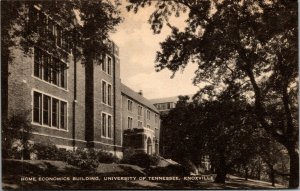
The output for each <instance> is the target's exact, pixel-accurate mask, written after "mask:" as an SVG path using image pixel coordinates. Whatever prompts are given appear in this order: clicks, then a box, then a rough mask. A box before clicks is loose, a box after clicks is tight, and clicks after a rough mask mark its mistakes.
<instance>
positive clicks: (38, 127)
mask: <svg viewBox="0 0 300 191" xmlns="http://www.w3.org/2000/svg"><path fill="white" fill-rule="evenodd" d="M32 11H33V13H32V14H31V15H33V16H34V18H35V19H34V21H32V22H34V23H35V24H36V25H35V26H36V27H33V29H32V30H36V32H38V33H39V34H40V35H44V36H47V39H49V42H50V43H51V44H50V45H49V44H48V45H47V46H43V45H41V44H33V46H32V47H30V48H29V49H30V50H29V51H28V52H24V51H23V50H22V49H21V48H20V47H18V46H15V47H12V49H11V52H10V54H11V55H10V56H11V58H13V59H12V60H11V63H10V64H9V66H8V68H7V70H8V74H9V75H8V84H7V86H8V88H7V95H8V96H7V103H6V104H7V108H8V109H7V115H8V118H10V117H12V116H13V115H18V114H20V115H28V118H29V121H30V123H31V125H32V135H33V136H32V141H33V142H41V143H54V144H55V145H57V146H58V147H61V148H66V149H72V148H78V147H83V148H87V147H88V148H96V149H102V150H105V151H108V152H111V153H113V154H115V155H116V156H118V157H122V153H123V150H124V140H125V141H126V142H134V141H131V140H127V138H137V139H138V138H139V136H134V137H128V136H124V130H127V129H132V130H135V129H143V130H144V132H143V133H144V134H145V136H146V140H144V138H143V139H142V138H141V140H135V141H136V142H143V141H144V142H145V143H143V144H141V145H139V146H135V145H132V144H129V145H127V146H131V147H134V148H135V149H136V150H141V151H143V152H147V151H149V152H147V153H149V154H152V153H154V152H152V150H154V151H157V153H158V149H156V147H155V145H156V144H158V143H159V139H158V137H159V113H158V111H157V110H156V108H155V107H154V106H153V104H151V103H150V102H149V101H148V100H147V99H146V98H144V97H143V96H142V95H140V94H138V93H137V92H134V91H133V90H131V89H130V88H128V87H126V86H125V85H124V84H122V83H121V79H120V59H119V49H118V47H117V46H116V44H115V43H113V42H109V43H110V47H111V49H110V54H105V55H103V59H102V61H101V63H96V62H97V61H95V63H94V64H93V65H83V64H82V62H81V60H80V59H79V58H77V57H76V56H74V54H73V51H72V46H71V41H72V39H71V37H70V36H68V31H67V30H65V29H64V27H63V26H62V25H61V24H60V23H59V22H56V21H55V20H53V19H52V18H51V17H50V16H49V15H47V14H45V13H43V12H42V11H41V10H40V8H39V7H38V6H35V7H34V8H33V10H32ZM48 37H49V38H48ZM49 46H51V49H49ZM52 50H55V52H53V51H52ZM128 100H130V101H128ZM129 103H131V107H130V108H129ZM140 107H142V113H140V109H139V108H140ZM148 111H149V112H150V114H149V115H150V118H146V117H147V116H148V113H149V112H148ZM143 112H145V113H143ZM141 123H142V124H141ZM137 134H138V133H137ZM125 135H126V133H125ZM148 140H150V141H151V144H148V145H151V146H152V147H153V148H150V147H149V148H147V147H146V146H145V148H142V146H144V145H147V144H146V143H147V141H148ZM157 148H158V147H157ZM147 149H148V150H147ZM150 150H151V152H150Z"/></svg>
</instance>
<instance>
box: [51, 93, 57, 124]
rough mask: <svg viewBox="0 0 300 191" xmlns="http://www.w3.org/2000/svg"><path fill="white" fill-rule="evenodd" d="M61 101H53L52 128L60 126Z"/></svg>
mask: <svg viewBox="0 0 300 191" xmlns="http://www.w3.org/2000/svg"><path fill="white" fill-rule="evenodd" d="M58 109H59V101H58V100H57V99H54V98H53V99H52V126H53V127H58V124H59V110H58Z"/></svg>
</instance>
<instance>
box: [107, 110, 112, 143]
mask: <svg viewBox="0 0 300 191" xmlns="http://www.w3.org/2000/svg"><path fill="white" fill-rule="evenodd" d="M111 124H112V121H111V116H110V115H108V116H107V136H108V137H109V138H111V137H112V133H111V130H112V125H111Z"/></svg>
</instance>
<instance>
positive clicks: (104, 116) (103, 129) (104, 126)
mask: <svg viewBox="0 0 300 191" xmlns="http://www.w3.org/2000/svg"><path fill="white" fill-rule="evenodd" d="M106 126H107V124H106V114H105V113H102V136H104V137H106Z"/></svg>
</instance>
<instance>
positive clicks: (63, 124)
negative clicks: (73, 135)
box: [60, 101, 67, 129]
mask: <svg viewBox="0 0 300 191" xmlns="http://www.w3.org/2000/svg"><path fill="white" fill-rule="evenodd" d="M60 103H61V105H60V128H61V129H67V103H66V102H62V101H61V102H60Z"/></svg>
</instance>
